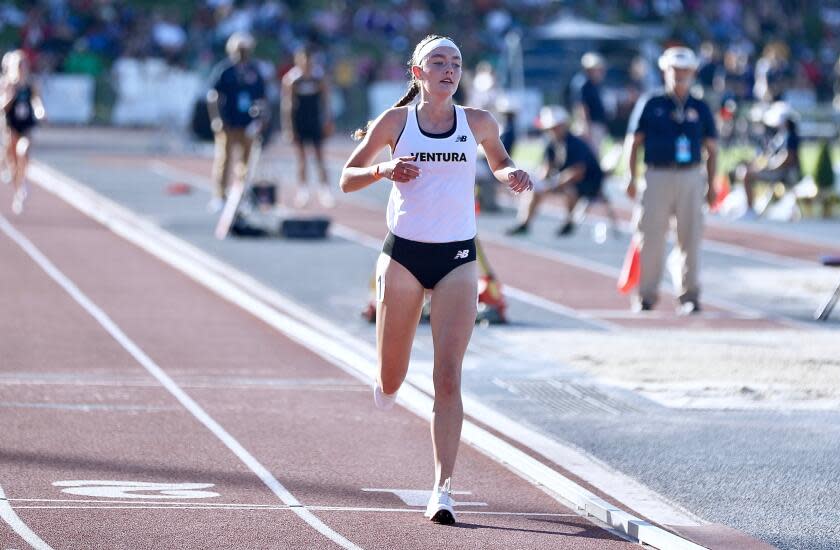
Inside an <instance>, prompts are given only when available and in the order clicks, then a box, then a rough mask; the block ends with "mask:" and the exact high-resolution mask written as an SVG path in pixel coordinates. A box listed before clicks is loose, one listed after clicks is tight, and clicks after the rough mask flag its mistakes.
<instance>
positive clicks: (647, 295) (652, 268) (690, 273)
mask: <svg viewBox="0 0 840 550" xmlns="http://www.w3.org/2000/svg"><path fill="white" fill-rule="evenodd" d="M645 179H646V181H647V185H646V186H645V188H644V190H643V191H642V197H641V201H640V203H639V205H638V206H637V207H636V212H635V213H634V221H635V225H636V231H637V234H636V238H637V239H638V242H639V243H640V260H641V277H640V281H639V295H638V298H639V299H641V300H642V301H643V302H645V303H647V304H650V305H653V304H655V303H656V300H657V298H658V297H659V282H660V280H661V279H662V270H663V267H664V263H665V258H664V257H665V241H666V239H667V236H668V231H669V229H670V225H671V217H672V216H674V217H675V218H676V220H677V246H676V249H675V251H674V253H676V254H677V255H678V259H679V260H680V264H681V265H680V272H679V277H675V279H676V280H675V281H674V283H675V285H676V286H677V295H678V296H679V299H680V302H682V303H685V302H696V301H697V300H698V299H699V297H700V280H699V274H700V240H701V238H702V233H703V210H702V208H703V197H704V196H705V191H706V178H705V173H704V172H703V170H701V169H700V168H690V169H685V170H678V169H658V168H648V170H647V172H646V174H645Z"/></svg>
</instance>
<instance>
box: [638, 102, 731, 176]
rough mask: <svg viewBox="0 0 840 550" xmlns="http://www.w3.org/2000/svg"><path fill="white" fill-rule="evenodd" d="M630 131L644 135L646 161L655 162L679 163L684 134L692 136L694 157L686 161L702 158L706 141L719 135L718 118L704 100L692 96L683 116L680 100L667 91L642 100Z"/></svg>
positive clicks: (658, 163) (690, 143)
mask: <svg viewBox="0 0 840 550" xmlns="http://www.w3.org/2000/svg"><path fill="white" fill-rule="evenodd" d="M627 131H628V133H632V134H636V133H641V134H644V136H645V139H644V146H645V163H646V164H651V165H672V164H675V163H676V162H677V158H676V155H677V150H676V149H677V147H676V144H677V139H678V138H679V137H680V136H681V135H685V137H686V138H688V142H689V149H690V151H691V159H690V160H689V161H688V162H687V163H685V164H696V163H699V162H700V161H702V160H703V156H702V154H701V150H702V149H701V147H702V145H703V140H705V139H706V138H717V128H716V127H715V119H714V117H713V116H712V112H711V111H710V110H709V107H708V106H707V105H706V104H705V103H704V102H703V101H702V100H699V99H697V98H696V97H694V96H692V95H689V96H688V99H686V102H685V106H684V108H683V109H682V116H680V109H679V108H678V107H677V102H676V100H675V99H674V98H673V97H671V96H670V95H668V94H666V93H665V92H664V90H660V91H657V92H654V93H652V94H650V95H647V96H643V97H641V98H640V99H639V101H638V102H637V103H636V107H635V108H634V109H633V114H632V115H631V116H630V123H629V125H628V127H627Z"/></svg>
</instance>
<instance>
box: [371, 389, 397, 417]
mask: <svg viewBox="0 0 840 550" xmlns="http://www.w3.org/2000/svg"><path fill="white" fill-rule="evenodd" d="M396 402H397V392H394V393H385V392H384V391H382V388H380V387H379V384H375V385H374V386H373V403H374V404H375V405H376V408H377V409H379V410H380V411H390V410H391V409H393V408H394V403H396Z"/></svg>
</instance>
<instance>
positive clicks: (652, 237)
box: [627, 47, 717, 314]
mask: <svg viewBox="0 0 840 550" xmlns="http://www.w3.org/2000/svg"><path fill="white" fill-rule="evenodd" d="M697 65H698V62H697V57H696V56H695V55H694V52H693V51H691V50H690V49H688V48H682V47H674V48H668V49H667V50H665V52H664V53H663V54H662V56H661V57H660V58H659V67H660V69H661V70H662V71H663V75H664V81H665V89H664V90H661V91H658V92H655V93H652V94H650V95H647V96H645V97H642V98H641V99H639V102H638V103H637V105H636V108H635V109H634V113H633V115H632V116H631V120H630V125H629V128H628V136H627V143H628V146H629V149H630V154H629V155H628V157H629V159H628V161H629V165H628V172H629V173H630V180H629V182H628V184H627V194H628V195H629V196H630V198H633V199H635V198H636V194H637V180H638V164H637V161H638V159H639V154H640V152H641V151H642V150H643V151H644V152H643V154H644V163H645V186H644V188H643V191H642V196H641V198H640V200H639V202H638V203H637V204H636V211H635V213H634V220H635V222H636V233H635V235H634V237H633V246H636V247H638V249H639V258H640V264H641V274H640V281H639V287H638V290H637V291H636V293H635V295H634V296H633V303H632V304H631V307H632V308H633V310H634V311H638V312H642V311H646V310H650V309H653V307H654V305H655V304H656V302H657V300H658V297H659V296H658V292H659V283H660V280H661V278H662V272H663V268H664V261H663V260H664V255H665V243H666V241H667V233H668V231H669V230H670V226H671V218H676V222H677V223H676V226H677V247H678V250H677V251H678V252H679V256H680V258H681V260H682V264H683V265H682V269H681V270H680V274H681V276H680V278H679V279H680V280H679V281H675V283H676V285H675V286H676V287H677V296H678V298H679V302H680V305H679V308H678V312H679V313H681V314H691V313H697V312H699V311H700V302H699V297H700V280H699V271H700V263H699V256H700V242H701V238H702V230H703V204H702V203H703V197H704V195H705V198H706V201H708V203H709V204H710V205H711V204H712V203H713V202H714V186H713V181H714V177H715V172H716V170H717V141H716V138H717V130H716V128H715V123H714V118H713V117H712V114H711V111H710V110H709V108H708V106H707V105H706V104H705V103H704V102H703V101H701V100H699V99H697V98H695V97H693V96H692V95H691V94H690V89H691V86H692V84H693V83H694V77H695V74H696V71H697ZM642 148H644V149H642ZM704 152H705V159H704V156H703V153H704ZM704 160H705V170H703V169H702V168H701V166H702V164H703V161H704Z"/></svg>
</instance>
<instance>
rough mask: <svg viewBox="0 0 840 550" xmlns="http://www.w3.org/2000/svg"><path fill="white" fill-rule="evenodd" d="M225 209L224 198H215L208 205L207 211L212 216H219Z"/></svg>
mask: <svg viewBox="0 0 840 550" xmlns="http://www.w3.org/2000/svg"><path fill="white" fill-rule="evenodd" d="M224 207H225V199H223V198H222V197H213V198H212V199H210V202H208V203H207V211H208V212H209V213H211V214H218V213H219V212H221V211H222V208H224Z"/></svg>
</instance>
